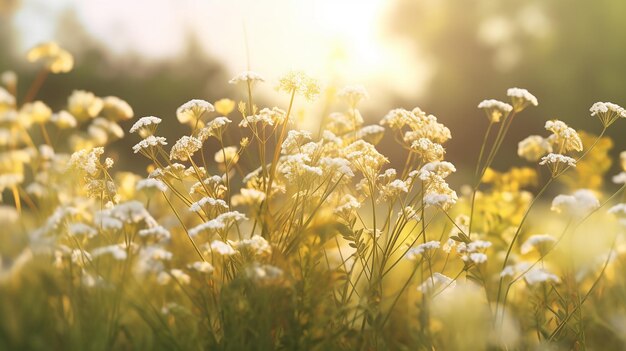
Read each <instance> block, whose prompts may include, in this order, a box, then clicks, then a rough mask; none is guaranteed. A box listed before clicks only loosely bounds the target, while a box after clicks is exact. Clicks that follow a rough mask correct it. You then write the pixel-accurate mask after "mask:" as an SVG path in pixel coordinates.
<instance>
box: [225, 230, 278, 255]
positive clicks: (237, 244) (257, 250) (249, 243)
mask: <svg viewBox="0 0 626 351" xmlns="http://www.w3.org/2000/svg"><path fill="white" fill-rule="evenodd" d="M229 243H230V244H231V245H232V246H233V247H234V248H235V249H236V250H239V251H249V252H252V253H253V254H255V255H259V256H263V255H269V254H271V253H272V247H271V246H270V244H269V243H268V242H267V240H265V239H264V238H263V237H262V236H260V235H253V236H252V237H251V238H250V239H244V240H241V241H230V242H229Z"/></svg>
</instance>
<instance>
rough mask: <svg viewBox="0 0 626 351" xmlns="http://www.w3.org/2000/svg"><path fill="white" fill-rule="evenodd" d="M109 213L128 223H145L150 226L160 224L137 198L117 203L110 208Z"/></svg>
mask: <svg viewBox="0 0 626 351" xmlns="http://www.w3.org/2000/svg"><path fill="white" fill-rule="evenodd" d="M108 215H110V216H111V217H113V218H116V219H118V220H120V221H122V222H123V223H127V224H133V223H145V224H146V225H148V226H149V227H155V226H157V225H158V224H157V223H156V221H155V220H154V218H152V216H151V215H150V213H149V212H148V211H147V210H146V208H145V207H144V206H143V204H142V203H141V202H139V201H135V200H133V201H127V202H124V203H121V204H118V205H116V206H115V207H113V208H112V209H110V210H109V212H108Z"/></svg>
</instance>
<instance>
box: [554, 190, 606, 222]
mask: <svg viewBox="0 0 626 351" xmlns="http://www.w3.org/2000/svg"><path fill="white" fill-rule="evenodd" d="M599 207H600V201H598V198H597V197H596V195H595V194H594V193H593V191H591V190H589V189H579V190H577V191H575V192H574V194H572V195H557V196H556V197H555V198H554V199H553V200H552V207H551V210H552V211H555V212H557V213H567V214H570V215H574V216H584V215H586V214H587V213H589V212H591V211H593V210H595V209H597V208H599Z"/></svg>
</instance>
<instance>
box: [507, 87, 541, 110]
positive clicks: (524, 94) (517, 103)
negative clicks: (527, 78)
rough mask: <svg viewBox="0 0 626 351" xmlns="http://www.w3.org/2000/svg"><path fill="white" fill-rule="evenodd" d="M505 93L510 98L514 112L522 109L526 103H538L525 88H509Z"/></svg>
mask: <svg viewBox="0 0 626 351" xmlns="http://www.w3.org/2000/svg"><path fill="white" fill-rule="evenodd" d="M506 95H507V96H508V97H510V98H511V101H512V105H513V110H515V112H520V111H522V110H523V109H525V108H526V107H527V106H528V105H533V106H537V105H538V104H539V103H538V101H537V98H536V97H535V96H534V95H533V94H531V93H529V92H528V90H526V89H521V88H510V89H508V90H507V91H506Z"/></svg>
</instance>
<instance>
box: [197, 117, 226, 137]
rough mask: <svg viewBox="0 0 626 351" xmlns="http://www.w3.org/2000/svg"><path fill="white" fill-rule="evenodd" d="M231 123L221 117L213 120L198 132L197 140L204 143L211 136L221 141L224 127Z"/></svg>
mask: <svg viewBox="0 0 626 351" xmlns="http://www.w3.org/2000/svg"><path fill="white" fill-rule="evenodd" d="M231 122H232V121H231V120H230V119H228V118H227V117H223V116H221V117H215V118H213V119H212V120H211V121H210V122H208V123H207V125H206V126H205V127H204V128H202V129H200V132H198V139H200V141H205V140H207V139H208V138H209V137H211V136H212V137H215V138H217V139H218V140H221V139H222V134H223V133H224V130H225V129H226V126H227V125H228V124H230V123H231Z"/></svg>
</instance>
